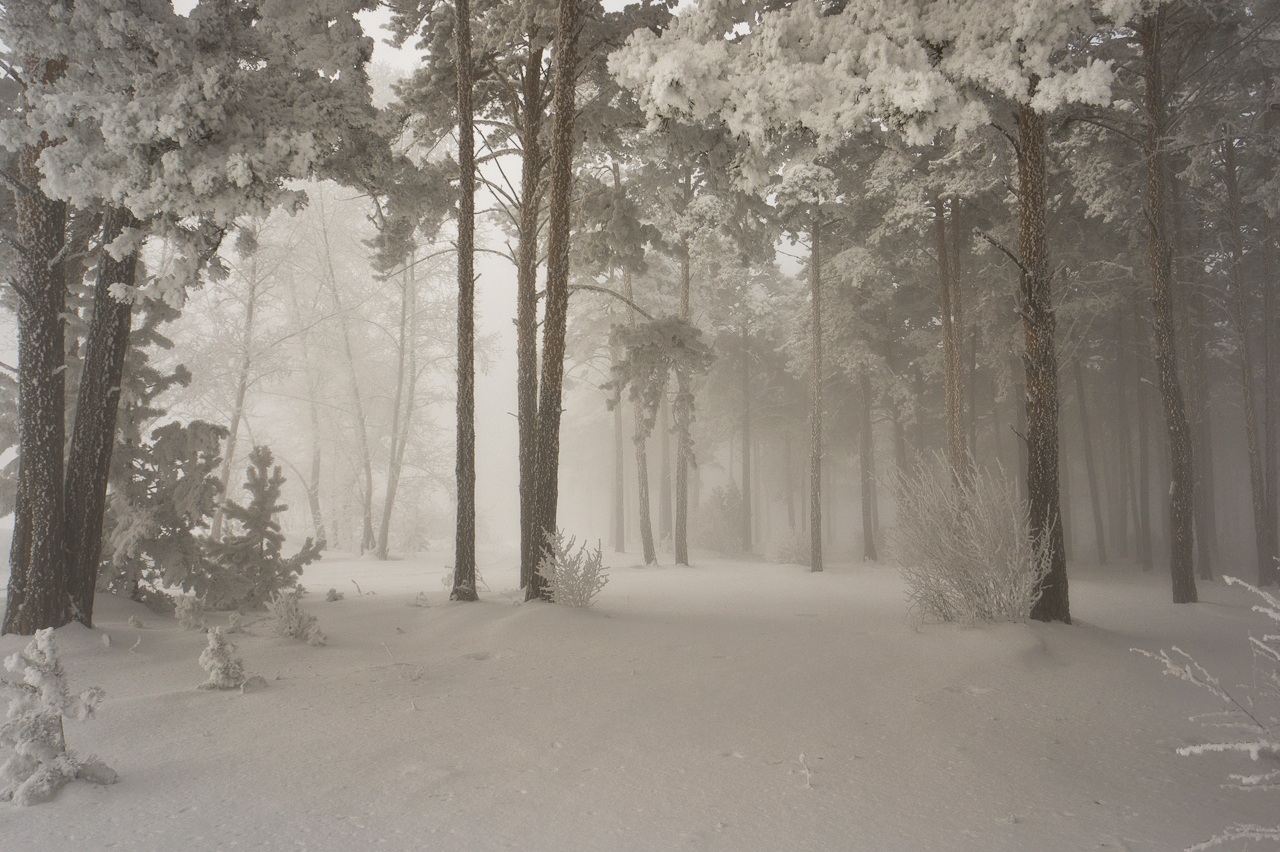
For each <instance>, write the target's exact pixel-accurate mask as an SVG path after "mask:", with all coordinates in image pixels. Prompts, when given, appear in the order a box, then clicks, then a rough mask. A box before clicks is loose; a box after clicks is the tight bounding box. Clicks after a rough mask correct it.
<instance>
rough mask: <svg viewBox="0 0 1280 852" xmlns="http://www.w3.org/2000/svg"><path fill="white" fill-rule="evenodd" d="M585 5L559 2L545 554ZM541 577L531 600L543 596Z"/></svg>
mask: <svg viewBox="0 0 1280 852" xmlns="http://www.w3.org/2000/svg"><path fill="white" fill-rule="evenodd" d="M582 2H583V0H559V13H558V16H557V24H556V49H555V60H554V61H555V65H554V84H553V89H552V102H553V104H554V109H555V118H554V121H553V126H552V135H551V187H550V189H551V199H550V209H549V211H548V223H547V224H548V230H547V308H546V314H545V317H544V319H543V324H542V377H541V380H540V381H539V383H538V384H539V387H538V428H537V455H536V456H535V458H534V462H535V464H534V474H535V476H534V483H535V493H534V518H535V519H536V524H535V534H536V535H537V536H539V538H540V541H539V549H538V552H539V553H541V552H542V551H543V549H544V548H545V542H546V537H547V536H548V535H554V534H555V532H556V508H557V504H558V502H559V465H560V405H561V397H562V394H563V391H564V387H563V385H564V348H565V330H566V325H567V322H568V314H569V268H570V267H569V228H570V225H571V218H572V213H573V211H572V202H573V197H572V182H573V148H574V131H573V127H574V108H575V107H574V101H575V91H574V90H575V84H576V78H577V70H578V33H579V29H580V27H581V21H582ZM544 595H545V592H544V583H543V581H542V578H541V576H540V575H539V574H537V573H536V572H535V573H534V574H533V576H532V577H530V578H529V583H528V586H527V587H526V589H525V599H526V600H532V599H534V598H539V597H543V596H544Z"/></svg>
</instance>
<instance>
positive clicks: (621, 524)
mask: <svg viewBox="0 0 1280 852" xmlns="http://www.w3.org/2000/svg"><path fill="white" fill-rule="evenodd" d="M615 355H616V354H615ZM615 362H616V357H615ZM623 441H624V439H623V435H622V403H621V401H619V403H618V404H617V405H615V406H614V407H613V495H612V496H613V516H612V518H611V521H610V524H609V526H610V528H611V529H610V532H611V533H612V538H613V552H614V553H623V552H625V551H626V549H627V502H626V497H625V490H626V476H625V470H626V454H625V453H624V452H623V449H622V445H623Z"/></svg>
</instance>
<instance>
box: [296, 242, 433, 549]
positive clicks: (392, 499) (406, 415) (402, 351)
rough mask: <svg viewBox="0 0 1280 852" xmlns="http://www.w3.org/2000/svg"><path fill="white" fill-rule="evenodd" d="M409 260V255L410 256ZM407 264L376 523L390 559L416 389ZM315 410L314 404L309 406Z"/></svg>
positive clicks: (412, 283) (413, 284)
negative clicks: (383, 484)
mask: <svg viewBox="0 0 1280 852" xmlns="http://www.w3.org/2000/svg"><path fill="white" fill-rule="evenodd" d="M411 260H412V258H411ZM414 269H415V266H414V264H413V263H409V264H408V265H407V266H406V267H405V270H404V273H403V274H402V276H401V280H400V287H401V290H400V323H399V325H400V328H399V337H398V339H397V341H396V389H395V393H394V394H393V395H392V400H391V429H390V432H391V441H390V447H389V448H388V452H387V489H386V492H385V493H384V494H383V498H382V522H381V523H380V524H379V525H378V558H379V559H382V560H386V559H388V558H390V545H391V518H392V515H393V514H394V513H395V508H396V493H397V492H398V491H399V488H400V474H401V471H402V470H403V469H404V450H405V445H406V444H407V443H408V441H409V424H410V421H411V420H412V419H413V407H414V399H415V396H416V393H415V391H416V389H417V378H418V365H417V345H416V341H417V336H418V335H417V316H418V298H417V287H418V282H417V276H416V275H415V273H414ZM312 407H313V409H314V406H312Z"/></svg>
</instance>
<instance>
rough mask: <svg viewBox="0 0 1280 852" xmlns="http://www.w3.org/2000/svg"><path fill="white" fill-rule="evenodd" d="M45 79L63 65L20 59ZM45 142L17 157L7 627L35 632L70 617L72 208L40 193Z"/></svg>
mask: <svg viewBox="0 0 1280 852" xmlns="http://www.w3.org/2000/svg"><path fill="white" fill-rule="evenodd" d="M24 64H25V66H26V69H27V73H29V74H39V75H41V76H42V77H43V78H44V80H45V81H46V82H52V81H54V80H56V79H57V78H58V77H59V76H61V74H62V71H63V69H64V68H65V64H64V63H62V62H52V61H46V62H39V61H35V60H31V59H28V60H27V62H26V63H24ZM48 146H49V140H48V138H47V137H45V136H43V135H42V136H41V138H40V141H39V142H37V143H35V144H33V145H28V146H26V147H24V148H23V149H22V150H20V151H19V152H18V154H17V178H18V182H19V184H20V186H19V187H16V188H15V190H14V217H15V220H16V234H15V241H16V242H17V244H18V246H20V247H21V249H22V252H21V253H20V254H19V256H18V261H17V269H16V274H15V275H14V278H13V282H12V286H13V288H14V289H15V290H16V291H17V294H18V490H17V502H16V504H15V509H14V522H13V542H12V546H11V548H10V551H9V569H10V573H9V587H8V597H7V598H6V603H5V613H4V629H3V632H4V633H22V634H27V635H30V634H32V633H35V632H36V631H37V630H40V629H43V628H45V627H61V626H62V625H64V624H66V623H67V622H68V621H70V620H71V613H70V611H69V608H68V606H67V594H66V592H67V588H66V587H67V577H66V564H65V561H64V560H65V554H64V550H63V534H64V526H63V502H62V497H63V484H64V483H63V470H64V467H63V455H62V454H63V441H64V437H65V434H66V431H65V430H66V426H65V423H64V412H65V410H66V392H65V378H64V375H63V374H64V372H65V368H66V361H65V348H64V343H63V341H64V336H63V335H64V327H63V314H64V313H65V312H66V289H67V288H66V283H65V282H64V280H63V264H62V263H61V262H60V258H61V254H62V249H63V246H64V243H65V240H66V227H67V205H66V204H65V203H63V202H61V201H54V200H52V199H50V198H47V197H46V196H45V195H44V193H42V192H41V191H40V190H39V188H38V187H39V184H40V171H39V169H38V167H37V162H38V160H39V159H40V154H41V152H42V151H43V150H44V149H45V148H47V147H48Z"/></svg>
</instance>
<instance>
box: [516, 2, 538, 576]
mask: <svg viewBox="0 0 1280 852" xmlns="http://www.w3.org/2000/svg"><path fill="white" fill-rule="evenodd" d="M535 8H536V7H535V6H534V5H533V4H530V5H529V8H528V12H527V16H526V18H525V22H526V24H525V30H526V33H527V35H528V38H529V43H530V49H529V56H528V58H527V59H526V61H525V67H524V75H523V78H524V79H523V83H522V87H521V101H522V112H521V118H522V121H521V125H520V127H519V129H518V132H519V136H520V147H521V150H522V154H523V156H522V157H521V166H520V224H519V241H520V244H519V248H518V249H517V255H516V258H517V264H516V373H517V375H516V419H517V422H518V424H519V426H518V429H519V444H520V449H519V453H518V455H519V463H520V588H522V589H523V588H527V587H528V586H529V583H530V582H531V581H532V580H533V576H534V573H535V569H536V568H537V563H538V558H539V557H540V555H541V554H542V544H543V543H542V541H540V537H541V535H542V532H541V530H540V528H539V526H538V519H537V516H536V514H535V513H536V510H537V500H536V496H537V469H536V468H537V455H538V422H537V421H538V230H539V228H538V217H539V212H540V210H541V206H542V166H543V163H542V138H541V137H542V49H541V48H537V49H535V48H533V40H534V38H535V35H536V25H535V24H534V21H535V17H534V12H535Z"/></svg>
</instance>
